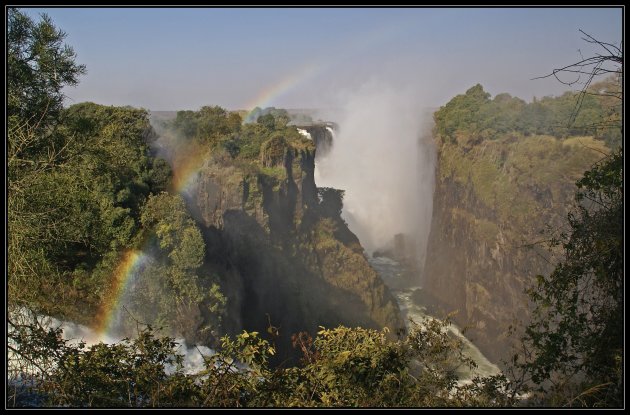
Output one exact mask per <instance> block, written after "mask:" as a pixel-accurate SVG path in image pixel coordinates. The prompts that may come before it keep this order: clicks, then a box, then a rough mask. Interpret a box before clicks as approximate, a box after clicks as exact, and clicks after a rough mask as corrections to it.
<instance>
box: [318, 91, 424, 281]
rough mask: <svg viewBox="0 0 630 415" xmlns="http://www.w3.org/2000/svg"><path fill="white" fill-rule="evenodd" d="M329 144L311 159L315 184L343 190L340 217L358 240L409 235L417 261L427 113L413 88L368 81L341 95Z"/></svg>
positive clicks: (373, 246) (369, 244) (375, 246)
mask: <svg viewBox="0 0 630 415" xmlns="http://www.w3.org/2000/svg"><path fill="white" fill-rule="evenodd" d="M338 108H342V109H341V110H339V112H338V113H337V114H335V115H334V119H333V120H334V121H335V122H337V123H338V125H339V130H338V131H337V132H336V137H335V141H334V144H333V149H332V151H331V152H330V153H329V154H328V155H326V156H325V157H318V158H317V160H316V164H317V174H316V184H317V186H318V187H335V188H339V189H343V190H345V197H344V208H343V214H342V216H343V218H344V219H345V220H346V221H347V223H348V225H349V227H350V229H351V230H352V231H353V232H354V233H355V234H356V235H357V236H358V237H359V239H360V240H361V244H362V245H363V246H364V248H365V249H366V250H367V251H368V252H369V253H370V254H372V253H373V252H374V251H375V250H379V249H383V248H388V247H391V245H392V241H393V238H394V236H395V235H396V234H401V233H402V234H406V235H407V236H410V237H411V238H412V239H413V240H415V251H416V259H417V261H418V265H419V267H420V269H421V267H422V265H423V263H424V257H425V255H426V244H427V239H428V234H429V229H430V222H431V215H432V210H433V201H432V198H433V188H434V170H435V158H436V157H435V148H434V146H433V142H432V140H431V136H430V129H431V125H432V124H431V117H430V113H429V111H428V110H427V105H426V104H423V103H422V102H420V99H419V96H418V94H417V93H414V92H412V91H410V90H401V89H397V88H394V87H392V86H390V85H387V84H384V83H382V82H377V81H372V82H368V83H366V84H364V85H363V86H361V87H360V88H358V89H357V90H355V91H352V92H350V93H345V94H343V96H342V97H341V103H340V105H339V106H338Z"/></svg>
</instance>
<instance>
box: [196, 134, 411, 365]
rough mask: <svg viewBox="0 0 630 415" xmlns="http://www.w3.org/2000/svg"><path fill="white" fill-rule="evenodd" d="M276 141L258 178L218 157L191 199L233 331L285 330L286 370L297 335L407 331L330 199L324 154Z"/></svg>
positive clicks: (282, 342)
mask: <svg viewBox="0 0 630 415" xmlns="http://www.w3.org/2000/svg"><path fill="white" fill-rule="evenodd" d="M276 141H277V142H275V143H271V144H273V148H272V147H271V145H269V146H265V145H263V146H262V149H261V163H262V164H263V165H264V169H261V170H258V171H255V170H252V169H251V168H250V167H251V166H250V167H248V166H247V165H244V164H239V163H236V162H235V161H234V160H232V159H231V158H230V157H229V156H226V155H215V156H214V157H211V158H210V159H209V160H208V161H207V162H206V163H205V164H204V166H203V168H202V169H201V171H200V173H199V177H198V183H197V187H196V189H197V190H196V194H195V195H194V197H193V198H192V199H191V200H192V201H193V202H192V203H193V206H192V209H191V210H192V212H193V215H194V216H195V217H196V218H197V221H198V222H199V223H200V224H201V225H202V227H203V228H204V232H205V238H206V245H207V251H208V252H207V258H206V261H205V263H206V265H205V266H206V268H207V269H206V271H208V272H216V273H217V274H219V275H220V276H221V279H222V289H223V292H224V293H225V294H226V296H227V297H228V311H227V317H226V320H225V321H224V328H225V329H226V330H227V331H228V332H238V331H240V330H242V329H245V330H256V331H259V332H266V331H267V329H268V327H269V326H270V325H272V326H274V327H276V328H278V329H279V334H280V338H279V339H278V341H277V346H278V348H279V353H278V357H277V359H278V361H281V360H282V359H285V358H286V357H288V356H291V355H292V354H293V353H292V351H291V350H290V348H289V345H290V336H291V334H293V333H297V332H299V331H304V330H306V331H309V332H310V333H311V334H312V335H314V334H315V333H316V332H317V331H318V330H319V329H318V327H319V326H320V325H321V326H328V327H335V326H337V325H339V324H345V325H349V326H355V325H360V326H363V327H372V328H381V327H384V326H387V327H389V328H390V329H391V330H392V332H395V331H396V329H398V328H400V327H404V324H403V323H402V320H401V318H400V315H399V310H398V306H397V304H396V302H395V299H394V298H393V296H392V295H391V294H390V292H389V290H388V289H387V287H386V286H385V285H384V284H383V282H382V281H381V280H380V278H379V277H378V275H377V274H376V272H375V271H374V270H373V269H372V268H371V267H370V265H369V264H368V262H367V260H366V257H365V256H364V253H363V248H362V247H361V245H360V243H359V241H358V239H357V237H356V236H355V235H354V234H353V233H352V232H351V231H350V230H349V229H348V227H347V226H346V224H345V223H344V221H343V220H342V219H341V217H340V215H339V213H340V212H338V211H336V210H334V209H333V210H331V209H327V208H326V206H329V205H331V203H328V202H329V201H327V200H325V198H324V199H322V200H320V197H319V195H318V191H317V187H316V185H315V181H314V177H313V174H314V167H315V164H314V162H315V149H314V147H310V148H309V147H308V146H307V147H306V148H296V147H294V146H292V144H291V143H290V142H287V141H282V140H276ZM269 151H271V153H269ZM278 154H281V155H282V157H279V158H278V157H277V156H278Z"/></svg>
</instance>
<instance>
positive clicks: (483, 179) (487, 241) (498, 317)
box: [423, 136, 602, 362]
mask: <svg viewBox="0 0 630 415" xmlns="http://www.w3.org/2000/svg"><path fill="white" fill-rule="evenodd" d="M580 142H581V144H580ZM593 149H598V150H600V151H601V150H602V143H601V142H596V141H595V140H592V139H591V138H586V137H584V138H582V139H581V141H578V140H577V139H567V140H564V141H560V140H557V139H555V138H552V137H546V136H534V137H522V136H521V137H504V138H503V139H499V140H493V141H483V142H480V143H477V144H475V145H474V146H473V147H471V148H462V147H461V146H458V144H456V143H446V142H442V141H440V140H439V138H438V167H437V172H436V188H435V195H434V202H433V203H434V205H433V219H432V226H431V233H430V237H429V244H428V252H427V261H426V264H425V270H424V275H425V286H424V290H423V296H424V297H425V298H423V300H424V301H425V302H427V303H428V304H429V305H431V306H432V307H433V308H434V311H436V312H444V313H446V312H451V311H457V314H455V316H454V320H455V321H456V322H457V323H458V324H459V325H461V326H463V327H469V331H468V332H467V335H468V336H469V337H470V338H472V339H473V340H474V342H475V344H477V345H478V346H479V347H480V349H481V350H482V351H483V352H484V353H485V354H486V355H488V356H489V357H490V358H491V359H493V360H494V361H495V362H499V361H500V360H501V359H507V358H509V356H511V355H513V353H514V351H513V350H511V346H512V345H513V344H514V343H515V342H516V340H517V339H516V337H508V336H507V331H508V327H509V326H510V325H512V324H513V323H515V322H516V321H519V320H520V321H525V322H526V321H527V319H528V317H529V311H528V298H527V295H526V294H525V289H526V288H527V287H528V286H529V285H530V284H531V283H532V282H533V281H534V280H535V276H536V275H537V274H548V273H549V272H550V271H551V270H552V269H553V264H554V259H553V257H552V256H551V255H550V253H549V252H548V251H547V250H546V249H545V247H544V246H542V245H540V244H536V242H538V241H540V240H541V239H544V235H541V233H540V231H543V230H544V229H545V228H546V227H547V226H551V227H552V228H555V229H560V227H561V226H562V224H563V223H564V220H565V218H566V214H567V212H568V209H569V207H570V206H571V205H572V203H573V194H574V191H575V185H574V183H575V181H576V180H577V179H578V178H579V177H581V175H582V173H583V172H584V171H585V170H586V169H588V167H589V166H590V165H591V164H592V163H593V162H595V161H596V160H597V159H598V158H599V157H601V154H598V151H596V150H593Z"/></svg>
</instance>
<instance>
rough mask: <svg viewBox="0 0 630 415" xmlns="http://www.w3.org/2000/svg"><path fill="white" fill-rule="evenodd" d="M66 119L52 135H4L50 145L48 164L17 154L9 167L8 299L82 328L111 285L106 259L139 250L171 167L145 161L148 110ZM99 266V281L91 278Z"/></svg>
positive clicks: (77, 110) (100, 111)
mask: <svg viewBox="0 0 630 415" xmlns="http://www.w3.org/2000/svg"><path fill="white" fill-rule="evenodd" d="M60 117H61V121H60V122H58V123H57V124H56V126H55V128H54V130H52V131H51V133H50V134H48V135H47V136H40V135H37V134H35V133H34V132H32V131H31V132H28V131H27V132H24V131H12V132H10V133H9V136H8V139H9V141H10V142H13V141H15V142H20V140H23V137H22V136H21V134H30V136H29V140H32V141H38V140H39V141H41V142H42V143H43V142H45V141H46V140H47V137H51V138H53V141H52V142H48V144H45V146H46V148H47V152H48V153H49V154H51V157H52V158H50V159H49V160H45V159H38V158H37V157H36V156H34V157H32V158H30V159H21V158H19V156H18V155H13V156H14V157H15V158H13V159H12V160H11V161H10V163H9V171H10V181H9V193H10V196H9V209H8V210H9V227H10V229H11V233H10V244H9V246H10V248H9V249H10V253H11V255H10V261H9V269H10V271H9V286H10V293H11V294H10V295H11V299H12V301H22V300H23V301H26V302H28V303H31V304H39V306H40V307H43V308H45V309H48V312H50V313H53V314H56V313H61V314H63V315H67V316H74V317H77V315H78V318H79V319H81V320H80V321H83V320H82V319H87V318H89V313H86V310H85V308H83V307H84V306H85V305H86V304H85V303H87V304H88V310H94V309H95V308H96V307H97V304H98V302H99V301H100V300H99V298H98V293H99V292H101V291H102V290H103V289H104V287H105V286H106V285H107V284H108V276H107V275H108V271H107V269H106V268H107V267H103V266H104V262H103V261H105V259H106V258H108V257H110V256H111V255H110V254H112V253H115V252H118V251H120V250H122V249H125V248H128V247H130V246H132V245H133V244H134V241H135V237H136V236H137V234H138V231H139V218H140V208H141V206H142V204H143V203H144V200H145V198H146V197H147V196H148V195H149V194H150V193H151V192H155V191H158V190H160V189H163V188H164V187H165V186H166V184H167V182H168V181H169V179H170V169H169V168H168V165H166V164H164V162H163V161H160V160H156V159H153V158H152V157H150V156H149V149H148V144H147V142H146V139H147V137H148V136H149V132H150V131H151V130H150V126H149V122H148V118H147V114H146V111H144V110H136V109H131V108H115V107H104V106H100V105H96V104H92V103H85V104H78V105H75V106H72V107H70V108H68V109H67V110H63V111H61V113H60ZM42 145H44V144H42ZM59 145H61V146H62V147H58V146H59ZM55 152H56V153H55ZM110 265H111V266H115V264H114V263H113V262H112V263H111V264H110ZM97 268H98V269H100V274H99V275H101V276H102V278H93V277H92V276H90V274H91V273H92V271H94V270H96V269H97ZM111 271H112V270H111V269H109V272H111ZM61 298H65V301H60V299H61ZM79 301H80V303H79ZM81 303H83V304H82V305H80V304H81Z"/></svg>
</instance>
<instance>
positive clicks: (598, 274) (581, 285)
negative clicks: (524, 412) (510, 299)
mask: <svg viewBox="0 0 630 415" xmlns="http://www.w3.org/2000/svg"><path fill="white" fill-rule="evenodd" d="M577 185H578V189H579V190H578V191H577V193H576V200H577V202H578V203H579V205H578V206H577V208H576V209H575V210H574V211H572V212H571V213H570V214H569V216H568V222H569V226H570V231H569V233H567V234H564V233H563V234H560V235H559V236H557V237H556V238H555V239H554V240H553V241H552V246H558V245H559V246H561V247H562V250H563V252H564V257H563V259H562V260H561V261H560V263H559V264H558V265H557V266H556V268H555V269H554V271H553V272H552V273H551V274H550V275H549V276H538V279H537V284H536V285H535V286H534V287H533V288H532V289H531V290H530V291H529V294H530V297H531V299H532V300H533V301H534V304H535V305H536V309H535V313H534V318H533V320H532V322H531V323H530V324H529V326H528V327H527V330H526V336H525V339H524V341H525V344H526V345H527V346H529V347H530V348H531V351H532V352H533V358H532V359H531V360H526V361H521V362H520V367H522V368H524V369H525V370H526V371H527V372H529V373H531V376H532V379H533V381H534V382H535V383H537V384H542V385H543V386H542V389H541V390H548V389H551V390H553V392H554V393H559V394H560V395H561V396H562V397H563V398H562V402H560V404H563V405H567V404H568V405H578V406H582V405H584V406H621V405H623V384H622V381H623V372H622V367H621V362H622V359H623V329H624V318H623V316H624V314H623V308H624V303H623V282H624V278H623V277H624V269H623V156H622V151H621V150H618V151H616V152H614V153H613V154H611V155H610V156H608V157H606V158H605V159H604V160H602V161H601V162H600V163H598V164H597V165H595V166H594V167H593V168H592V169H591V170H589V171H587V172H586V173H585V174H584V177H583V178H582V179H580V180H579V181H578V182H577ZM572 378H574V379H575V380H572ZM544 382H547V383H544ZM548 383H551V386H549V385H548ZM574 396H576V397H575V398H573V397H574Z"/></svg>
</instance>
